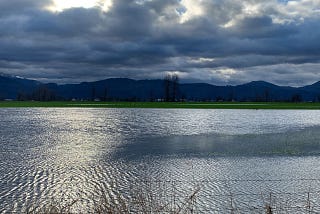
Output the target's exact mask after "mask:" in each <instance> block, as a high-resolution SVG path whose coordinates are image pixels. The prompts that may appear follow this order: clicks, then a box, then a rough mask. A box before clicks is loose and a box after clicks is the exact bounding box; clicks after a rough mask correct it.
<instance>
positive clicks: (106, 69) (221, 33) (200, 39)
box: [0, 0, 320, 86]
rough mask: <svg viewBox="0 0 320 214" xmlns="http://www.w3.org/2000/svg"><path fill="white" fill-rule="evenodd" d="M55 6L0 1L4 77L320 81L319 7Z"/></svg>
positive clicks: (243, 3) (234, 2) (249, 0)
mask: <svg viewBox="0 0 320 214" xmlns="http://www.w3.org/2000/svg"><path fill="white" fill-rule="evenodd" d="M54 3H55V2H54V1H50V0H42V1H39V0H10V1H1V2H0V8H1V11H2V12H1V14H0V47H1V49H0V72H2V73H6V74H13V75H18V76H23V77H26V78H33V79H37V80H41V81H45V82H60V83H64V82H81V81H92V80H97V79H103V78H109V77H129V78H136V79H151V78H162V77H163V76H164V75H165V73H166V72H179V74H180V76H181V78H182V79H184V80H185V81H193V82H194V81H203V82H209V83H213V84H219V85H226V84H241V83H244V82H248V81H252V80H265V81H270V82H273V83H276V84H280V85H294V86H295V85H296V86H298V85H305V84H309V83H313V82H315V81H318V80H320V76H319V73H320V42H319V38H320V26H319V25H320V24H319V23H320V1H318V0H295V1H284V0H282V1H279V0H278V1H277V0H270V1H265V0H224V1H221V0H135V1H134V0H113V1H111V0H99V1H96V6H95V7H90V8H81V7H77V8H72V7H69V8H64V9H61V8H60V9H59V8H56V10H55V7H54ZM77 6H79V5H77ZM83 6H85V5H83ZM58 9H59V10H58Z"/></svg>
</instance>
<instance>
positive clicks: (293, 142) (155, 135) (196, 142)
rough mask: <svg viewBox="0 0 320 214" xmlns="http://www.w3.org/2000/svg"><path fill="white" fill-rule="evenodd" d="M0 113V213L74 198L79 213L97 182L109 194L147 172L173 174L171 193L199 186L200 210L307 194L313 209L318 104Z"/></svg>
mask: <svg viewBox="0 0 320 214" xmlns="http://www.w3.org/2000/svg"><path fill="white" fill-rule="evenodd" d="M0 118H1V119H0V128H1V129H0V212H12V211H16V212H20V211H23V210H25V208H26V207H28V206H30V205H32V204H35V203H41V202H47V201H58V202H59V203H62V204H63V203H68V202H69V201H72V200H74V199H81V200H80V202H79V203H76V204H75V205H74V211H75V212H80V211H81V212H86V211H88V210H90V207H92V206H93V201H94V200H95V199H96V198H97V197H98V196H99V195H100V194H101V189H104V190H108V194H109V195H110V197H112V195H113V194H116V192H117V191H121V192H122V193H124V194H125V193H126V192H127V191H128V192H130V191H131V189H132V186H135V184H137V183H139V182H141V181H146V180H147V181H148V182H152V183H156V184H159V183H161V184H162V183H164V184H165V185H167V186H170V185H172V183H173V182H174V186H175V188H176V189H175V191H176V192H177V194H178V195H187V194H190V193H192V191H194V189H197V188H199V189H200V190H199V193H198V197H197V200H198V210H199V212H206V213H208V212H209V213H210V212H211V213H215V212H216V213H221V212H227V211H228V209H230V207H231V205H230V201H232V203H233V205H232V207H233V206H234V207H236V208H237V209H238V212H240V213H246V212H249V211H250V212H252V213H256V212H260V211H261V210H255V209H252V207H256V208H261V206H263V205H264V203H265V201H268V200H270V199H269V198H271V199H272V200H276V201H277V202H278V201H281V206H286V207H288V209H287V210H290V209H292V210H294V212H295V213H297V212H298V211H299V212H300V211H301V209H302V208H301V207H303V208H304V207H305V205H306V201H307V197H308V193H309V198H311V199H312V204H313V208H314V210H315V211H317V210H318V211H319V208H318V207H317V206H316V204H319V203H318V202H319V199H320V196H319V194H320V185H319V183H320V166H319V164H318V163H319V161H320V156H319V153H320V141H319V140H320V135H319V133H320V111H298V110H295V111H293V110H292V111H291V110H285V111H280V110H264V111H256V110H186V109H81V108H74V109H69V108H68V109H61V108H58V109H52V108H50V109H42V108H39V109H37V108H30V109H28V108H22V109H0ZM270 193H271V195H270ZM248 204H249V205H250V207H251V208H250V209H249V210H248ZM279 206H280V205H279ZM300 208H301V209H300ZM246 209H247V210H246ZM301 212H303V209H302V211H301Z"/></svg>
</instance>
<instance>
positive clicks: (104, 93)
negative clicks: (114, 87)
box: [102, 86, 108, 101]
mask: <svg viewBox="0 0 320 214" xmlns="http://www.w3.org/2000/svg"><path fill="white" fill-rule="evenodd" d="M107 100H108V88H107V86H106V87H104V91H103V97H102V101H107Z"/></svg>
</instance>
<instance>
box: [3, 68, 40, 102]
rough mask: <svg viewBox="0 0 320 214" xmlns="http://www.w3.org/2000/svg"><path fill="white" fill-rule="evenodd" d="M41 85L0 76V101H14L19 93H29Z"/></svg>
mask: <svg viewBox="0 0 320 214" xmlns="http://www.w3.org/2000/svg"><path fill="white" fill-rule="evenodd" d="M41 84H42V83H40V82H37V81H34V80H28V79H23V78H18V77H14V76H9V75H3V74H1V75H0V99H16V98H17V95H18V94H19V93H24V92H28V93H31V92H32V91H34V90H35V89H36V88H37V87H39V85H41Z"/></svg>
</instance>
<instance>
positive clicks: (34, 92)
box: [0, 75, 320, 102]
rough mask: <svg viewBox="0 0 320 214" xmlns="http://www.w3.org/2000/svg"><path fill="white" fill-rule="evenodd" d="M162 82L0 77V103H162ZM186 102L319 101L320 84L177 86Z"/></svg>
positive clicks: (190, 84)
mask: <svg viewBox="0 0 320 214" xmlns="http://www.w3.org/2000/svg"><path fill="white" fill-rule="evenodd" d="M164 96H165V83H164V80H132V79H126V78H111V79H106V80H101V81H96V82H83V83H79V84H64V85H58V84H55V83H49V84H43V83H41V82H37V81H34V80H28V79H23V78H18V77H13V76H4V75H0V99H20V100H30V99H34V100H71V99H77V100H94V99H96V100H97V99H98V100H127V101H151V100H162V99H164ZM181 99H183V100H189V101H295V102H299V101H320V82H316V83H314V84H312V85H308V86H304V87H297V88H296V87H288V86H278V85H274V84H271V83H268V82H264V81H253V82H249V83H246V84H242V85H237V86H215V85H211V84H207V83H188V84H178V89H177V97H176V100H181Z"/></svg>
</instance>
